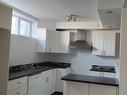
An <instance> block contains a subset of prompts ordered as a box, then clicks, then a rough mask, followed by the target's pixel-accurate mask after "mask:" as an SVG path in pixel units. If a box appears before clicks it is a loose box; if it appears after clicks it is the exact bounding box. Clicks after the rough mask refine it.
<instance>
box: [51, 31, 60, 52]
mask: <svg viewBox="0 0 127 95" xmlns="http://www.w3.org/2000/svg"><path fill="white" fill-rule="evenodd" d="M52 36H53V39H52V41H53V42H52V52H54V53H61V50H60V45H61V33H60V32H54V33H53V35H52Z"/></svg>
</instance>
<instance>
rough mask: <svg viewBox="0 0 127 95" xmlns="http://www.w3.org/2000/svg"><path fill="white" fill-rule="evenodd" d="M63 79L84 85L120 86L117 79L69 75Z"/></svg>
mask: <svg viewBox="0 0 127 95" xmlns="http://www.w3.org/2000/svg"><path fill="white" fill-rule="evenodd" d="M61 79H62V80H65V81H73V82H83V83H92V84H100V85H109V86H119V82H118V79H116V78H107V77H96V76H88V75H78V74H69V75H67V76H64V77H63V78H61Z"/></svg>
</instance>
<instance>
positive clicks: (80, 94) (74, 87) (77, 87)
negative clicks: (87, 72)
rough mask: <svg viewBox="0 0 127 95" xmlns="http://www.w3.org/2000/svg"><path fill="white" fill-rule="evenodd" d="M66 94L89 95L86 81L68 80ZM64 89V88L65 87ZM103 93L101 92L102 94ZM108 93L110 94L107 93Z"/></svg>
mask: <svg viewBox="0 0 127 95" xmlns="http://www.w3.org/2000/svg"><path fill="white" fill-rule="evenodd" d="M68 85H69V87H68V90H69V94H68V95H90V94H89V92H88V91H89V88H88V84H87V83H80V82H79V83H78V82H68ZM65 89H66V88H65ZM102 95H103V94H102ZM107 95H110V94H107Z"/></svg>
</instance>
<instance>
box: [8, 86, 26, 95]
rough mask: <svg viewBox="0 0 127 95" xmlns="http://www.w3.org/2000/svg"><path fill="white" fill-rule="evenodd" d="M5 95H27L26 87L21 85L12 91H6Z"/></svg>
mask: <svg viewBox="0 0 127 95" xmlns="http://www.w3.org/2000/svg"><path fill="white" fill-rule="evenodd" d="M7 95H27V87H21V88H18V89H15V90H12V91H8V94H7Z"/></svg>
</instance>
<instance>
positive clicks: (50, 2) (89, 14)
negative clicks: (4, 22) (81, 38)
mask: <svg viewBox="0 0 127 95" xmlns="http://www.w3.org/2000/svg"><path fill="white" fill-rule="evenodd" d="M2 1H3V2H5V3H7V4H9V5H11V6H14V7H15V8H17V9H19V10H21V11H24V12H26V13H28V14H30V15H32V16H34V17H37V18H39V19H40V20H43V21H66V16H67V15H68V14H76V15H79V17H78V18H77V20H78V21H86V20H98V19H99V17H98V13H97V0H2Z"/></svg>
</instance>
